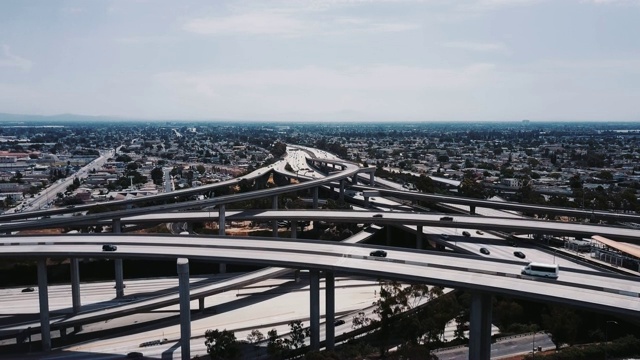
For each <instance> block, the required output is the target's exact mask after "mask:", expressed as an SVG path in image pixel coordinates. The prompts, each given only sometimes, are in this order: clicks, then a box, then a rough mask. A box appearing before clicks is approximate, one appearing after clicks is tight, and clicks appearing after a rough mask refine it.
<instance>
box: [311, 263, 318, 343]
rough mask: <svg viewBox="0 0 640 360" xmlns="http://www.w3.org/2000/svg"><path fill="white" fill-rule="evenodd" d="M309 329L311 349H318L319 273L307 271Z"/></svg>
mask: <svg viewBox="0 0 640 360" xmlns="http://www.w3.org/2000/svg"><path fill="white" fill-rule="evenodd" d="M309 298H310V299H309V305H310V311H309V315H310V318H309V322H310V326H309V329H310V330H311V350H319V349H320V274H319V273H318V270H311V271H309Z"/></svg>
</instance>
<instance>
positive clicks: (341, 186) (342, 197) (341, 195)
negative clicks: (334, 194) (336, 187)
mask: <svg viewBox="0 0 640 360" xmlns="http://www.w3.org/2000/svg"><path fill="white" fill-rule="evenodd" d="M340 200H343V201H344V179H340Z"/></svg>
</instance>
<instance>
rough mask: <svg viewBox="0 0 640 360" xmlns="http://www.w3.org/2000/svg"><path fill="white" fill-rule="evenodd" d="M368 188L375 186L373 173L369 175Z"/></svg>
mask: <svg viewBox="0 0 640 360" xmlns="http://www.w3.org/2000/svg"><path fill="white" fill-rule="evenodd" d="M369 186H376V179H375V173H373V172H370V173H369Z"/></svg>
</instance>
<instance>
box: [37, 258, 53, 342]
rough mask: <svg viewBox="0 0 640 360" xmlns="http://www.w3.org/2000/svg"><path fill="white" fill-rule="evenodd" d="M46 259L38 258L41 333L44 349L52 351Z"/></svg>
mask: <svg viewBox="0 0 640 360" xmlns="http://www.w3.org/2000/svg"><path fill="white" fill-rule="evenodd" d="M47 286H48V285H47V263H46V259H38V298H39V300H40V333H41V334H42V351H44V352H48V351H51V327H50V326H49V290H48V288H47Z"/></svg>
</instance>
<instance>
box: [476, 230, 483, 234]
mask: <svg viewBox="0 0 640 360" xmlns="http://www.w3.org/2000/svg"><path fill="white" fill-rule="evenodd" d="M476 234H478V235H482V234H484V233H483V232H482V230H476Z"/></svg>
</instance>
